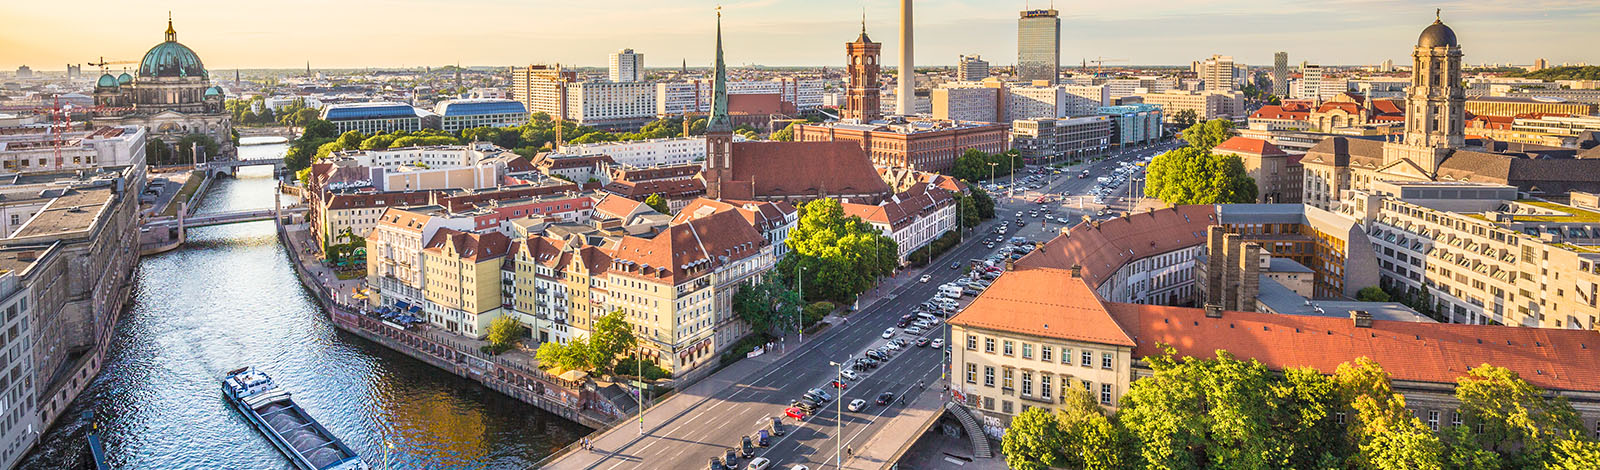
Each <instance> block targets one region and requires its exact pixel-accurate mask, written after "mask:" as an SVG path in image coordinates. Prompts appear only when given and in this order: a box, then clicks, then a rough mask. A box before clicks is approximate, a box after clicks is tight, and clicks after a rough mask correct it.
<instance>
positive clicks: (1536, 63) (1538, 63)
mask: <svg viewBox="0 0 1600 470" xmlns="http://www.w3.org/2000/svg"><path fill="white" fill-rule="evenodd" d="M1549 66H1550V63H1549V62H1547V61H1545V60H1544V58H1538V59H1534V60H1533V71H1534V72H1538V71H1540V70H1544V69H1546V68H1548V67H1549Z"/></svg>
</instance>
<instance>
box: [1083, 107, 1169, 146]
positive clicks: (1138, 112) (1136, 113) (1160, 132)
mask: <svg viewBox="0 0 1600 470" xmlns="http://www.w3.org/2000/svg"><path fill="white" fill-rule="evenodd" d="M1095 114H1099V115H1102V116H1109V117H1110V118H1111V145H1114V146H1118V147H1128V146H1136V145H1146V144H1153V143H1155V142H1156V141H1158V140H1161V138H1162V137H1165V136H1166V129H1165V128H1164V127H1163V126H1162V125H1161V122H1162V120H1163V118H1162V116H1164V114H1165V110H1163V109H1162V108H1161V106H1158V105H1153V104H1143V103H1138V104H1128V105H1118V106H1103V107H1101V108H1100V109H1096V110H1095Z"/></svg>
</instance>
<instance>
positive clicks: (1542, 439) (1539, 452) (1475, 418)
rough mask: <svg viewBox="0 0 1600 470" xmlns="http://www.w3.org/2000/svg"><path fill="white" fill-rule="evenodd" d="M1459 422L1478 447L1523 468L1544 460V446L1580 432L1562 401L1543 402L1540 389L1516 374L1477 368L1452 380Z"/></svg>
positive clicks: (1575, 416) (1578, 423) (1574, 415)
mask: <svg viewBox="0 0 1600 470" xmlns="http://www.w3.org/2000/svg"><path fill="white" fill-rule="evenodd" d="M1456 400H1458V401H1460V402H1461V405H1460V407H1459V408H1458V411H1459V412H1460V413H1461V420H1462V422H1463V423H1464V424H1466V426H1467V427H1468V428H1470V429H1481V430H1479V431H1477V432H1476V433H1474V434H1473V438H1474V439H1475V440H1476V442H1477V444H1478V446H1479V447H1481V448H1483V449H1486V450H1489V451H1493V452H1496V453H1499V454H1500V456H1501V457H1502V459H1503V460H1505V461H1507V462H1511V463H1514V464H1516V466H1518V467H1523V468H1528V467H1532V466H1534V465H1536V464H1538V463H1543V462H1546V461H1548V459H1549V455H1547V454H1548V453H1549V452H1550V451H1551V449H1550V448H1549V447H1548V446H1549V444H1550V443H1552V442H1554V441H1556V440H1558V439H1560V438H1562V437H1564V436H1567V435H1569V434H1571V433H1576V432H1582V431H1581V430H1582V429H1583V422H1582V421H1581V420H1579V418H1578V413H1577V412H1576V411H1574V410H1573V408H1572V406H1571V405H1570V404H1568V403H1567V402H1566V399H1564V398H1553V399H1551V398H1545V397H1544V390H1541V389H1539V387H1536V386H1534V385H1533V384H1530V383H1528V382H1527V381H1525V380H1522V378H1521V377H1519V376H1518V375H1517V373H1516V372H1512V371H1511V370H1510V369H1506V368H1503V367H1496V366H1491V365H1488V364H1483V365H1480V366H1478V367H1474V368H1472V370H1470V371H1468V372H1467V375H1465V376H1462V377H1461V378H1459V379H1457V380H1456Z"/></svg>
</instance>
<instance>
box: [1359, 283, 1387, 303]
mask: <svg viewBox="0 0 1600 470" xmlns="http://www.w3.org/2000/svg"><path fill="white" fill-rule="evenodd" d="M1356 300H1359V301H1362V302H1388V301H1389V293H1388V292H1384V291H1383V289H1379V288H1378V286H1367V287H1363V288H1361V290H1359V291H1356Z"/></svg>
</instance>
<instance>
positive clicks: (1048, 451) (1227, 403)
mask: <svg viewBox="0 0 1600 470" xmlns="http://www.w3.org/2000/svg"><path fill="white" fill-rule="evenodd" d="M1174 356H1175V354H1174V353H1173V351H1172V350H1171V349H1168V350H1167V351H1166V353H1165V354H1161V355H1157V356H1152V357H1147V358H1145V359H1146V362H1147V363H1148V364H1149V366H1150V369H1151V371H1152V376H1150V377H1147V378H1142V379H1139V380H1136V381H1134V382H1133V384H1132V385H1131V386H1130V388H1129V390H1128V392H1127V394H1126V395H1125V396H1123V397H1122V401H1121V403H1120V407H1119V409H1118V411H1117V412H1116V413H1115V414H1114V415H1110V416H1107V415H1105V414H1103V412H1102V410H1101V408H1100V407H1099V406H1098V405H1096V404H1095V400H1094V398H1093V397H1092V396H1090V395H1088V394H1087V393H1084V392H1081V391H1079V390H1078V389H1077V388H1072V390H1071V391H1070V392H1068V393H1069V395H1066V396H1063V397H1062V398H1063V403H1064V406H1063V407H1062V408H1061V409H1059V410H1058V411H1056V412H1055V413H1053V414H1052V413H1050V412H1048V411H1044V410H1042V409H1039V408H1031V409H1029V410H1027V411H1024V412H1023V413H1021V414H1019V415H1017V417H1016V418H1014V419H1013V420H1012V424H1011V427H1010V428H1009V429H1007V430H1006V434H1005V436H1004V437H1003V438H1002V439H1001V446H1002V449H1003V450H1004V452H1005V455H1006V462H1007V464H1008V465H1009V466H1010V467H1011V468H1017V469H1045V468H1069V469H1107V470H1110V469H1118V470H1122V469H1126V470H1133V469H1250V470H1256V469H1280V468H1282V469H1349V470H1401V469H1408V470H1409V469H1424V470H1491V469H1493V470H1499V469H1577V468H1600V467H1596V466H1595V465H1596V464H1597V463H1600V444H1596V443H1595V441H1594V440H1592V439H1591V438H1589V437H1588V435H1587V434H1586V433H1584V432H1583V430H1582V425H1581V422H1579V421H1577V420H1576V417H1577V415H1576V412H1575V411H1573V409H1572V407H1571V405H1569V404H1567V403H1566V402H1565V401H1564V400H1563V399H1559V398H1548V397H1546V396H1545V394H1544V391H1543V390H1540V389H1538V388H1537V387H1534V386H1532V385H1530V384H1528V383H1527V382H1525V381H1523V380H1521V379H1520V378H1518V377H1517V376H1516V374H1515V373H1512V372H1511V371H1509V370H1506V369H1503V368H1499V367H1494V366H1490V365H1481V366H1479V367H1477V368H1474V369H1472V371H1471V372H1470V373H1469V374H1468V375H1467V376H1464V377H1462V378H1461V379H1460V380H1459V383H1458V385H1457V388H1456V399H1457V400H1458V401H1459V402H1460V407H1459V409H1458V412H1459V413H1461V415H1462V418H1463V420H1464V422H1463V424H1462V425H1459V426H1456V425H1453V424H1452V423H1451V422H1449V421H1443V422H1441V419H1444V418H1442V417H1435V419H1433V420H1431V421H1430V423H1424V422H1423V421H1422V419H1421V418H1419V417H1417V416H1415V415H1413V413H1412V411H1411V410H1410V409H1408V408H1406V401H1405V398H1404V397H1403V396H1401V395H1400V394H1397V393H1395V392H1394V390H1393V388H1392V385H1391V383H1390V378H1389V374H1388V373H1387V372H1385V371H1384V370H1383V368H1382V367H1380V366H1379V365H1378V364H1377V363H1374V362H1372V361H1371V360H1368V359H1366V358H1358V359H1357V360H1355V361H1352V362H1349V363H1345V364H1342V365H1340V366H1339V367H1338V369H1337V370H1335V371H1334V372H1333V373H1332V374H1331V375H1325V374H1323V373H1322V372H1320V371H1317V370H1313V369H1309V368H1291V369H1288V370H1284V371H1282V372H1281V373H1277V372H1273V371H1270V370H1268V369H1267V368H1266V367H1265V366H1263V365H1261V364H1260V363H1258V362H1256V361H1254V360H1248V361H1245V360H1239V359H1236V358H1234V357H1233V356H1231V355H1229V354H1228V353H1227V352H1225V351H1218V352H1217V356H1216V357H1215V358H1206V359H1198V358H1192V357H1185V358H1181V359H1180V358H1176V357H1174ZM1069 380H1070V379H1069ZM1480 425H1481V426H1482V429H1483V430H1482V431H1481V432H1479V431H1477V429H1478V426H1480ZM1430 426H1437V427H1438V429H1439V431H1438V432H1435V431H1433V430H1432V428H1431V427H1430Z"/></svg>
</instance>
